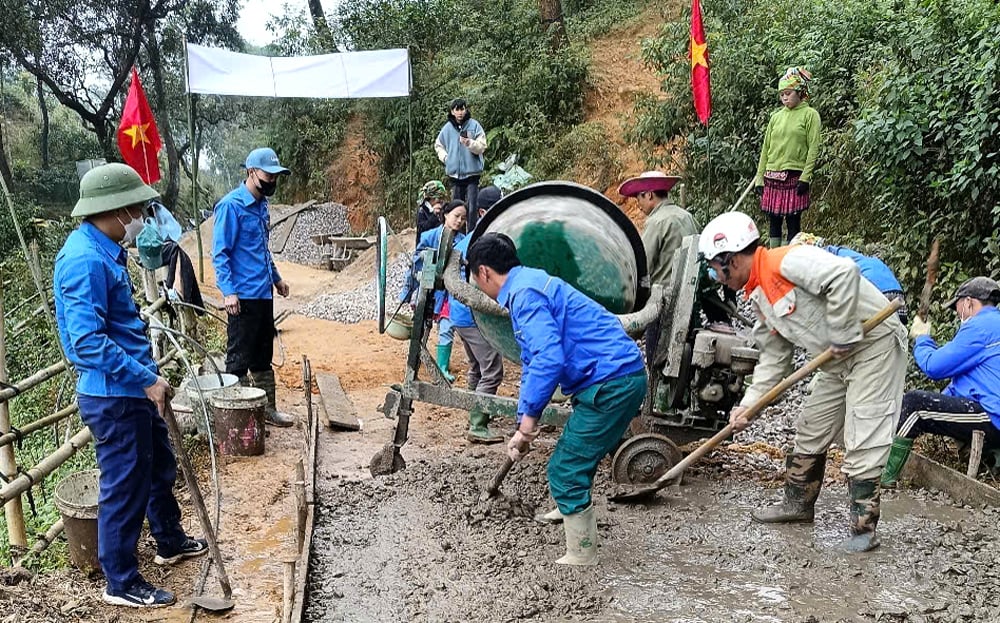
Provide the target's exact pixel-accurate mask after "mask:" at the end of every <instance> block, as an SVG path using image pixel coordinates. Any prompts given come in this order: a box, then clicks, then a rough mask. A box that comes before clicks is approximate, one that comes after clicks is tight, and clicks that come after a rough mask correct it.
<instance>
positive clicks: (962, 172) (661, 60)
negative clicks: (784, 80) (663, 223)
mask: <svg viewBox="0 0 1000 623" xmlns="http://www.w3.org/2000/svg"><path fill="white" fill-rule="evenodd" d="M706 8H707V11H706V15H705V19H706V30H707V38H708V47H709V53H710V55H711V61H710V62H711V68H712V69H711V71H712V107H713V114H712V119H711V145H710V148H711V165H710V164H709V161H708V159H707V157H706V153H707V152H708V148H709V145H708V142H707V140H706V132H705V129H704V128H703V127H701V126H700V125H699V124H698V123H697V120H696V118H695V116H694V114H693V107H692V105H691V104H690V101H691V96H690V64H689V61H688V60H687V57H686V56H687V54H686V52H687V51H686V47H687V41H688V39H687V34H686V31H687V28H688V23H689V22H688V16H685V17H684V18H683V19H682V20H680V21H678V22H675V23H670V24H666V25H664V29H663V35H662V36H661V37H659V38H656V39H654V40H651V41H649V42H647V44H646V46H645V49H644V55H645V58H646V60H647V61H648V62H649V63H650V64H652V66H654V67H656V68H657V69H659V70H660V71H661V72H663V74H664V91H665V92H666V94H667V96H668V99H667V101H665V102H655V101H648V102H646V103H645V105H644V106H642V108H641V111H642V118H641V120H640V122H639V123H638V124H637V126H636V128H635V129H634V131H633V133H632V136H631V138H632V139H633V140H635V141H636V142H638V143H640V144H642V145H644V146H646V147H647V148H649V149H650V150H651V151H655V150H657V149H659V152H656V153H660V154H661V155H671V154H670V153H669V150H668V146H674V145H677V144H679V145H680V147H679V149H680V150H681V151H682V155H683V159H684V161H685V163H686V164H685V168H686V171H685V173H686V175H687V177H688V180H689V189H690V191H691V193H692V202H693V203H695V204H699V203H700V204H703V205H712V206H713V207H712V212H713V213H717V212H718V211H719V210H721V209H722V206H724V205H727V204H730V203H732V202H733V201H734V200H735V198H736V196H737V195H738V194H739V193H740V192H741V191H742V189H743V187H744V186H745V185H746V183H747V182H748V180H749V179H750V178H751V177H752V176H753V175H754V172H755V170H756V164H757V159H758V156H759V150H760V146H761V143H762V140H763V132H764V129H765V127H766V125H767V120H768V115H769V114H770V111H772V110H774V109H775V108H777V106H778V105H779V104H778V101H777V96H776V82H777V78H778V76H779V75H780V73H781V72H782V71H783V70H784V69H785V68H786V67H788V66H793V65H801V66H805V67H807V68H808V69H809V70H810V71H812V72H813V76H814V80H813V82H812V85H811V87H812V88H811V92H812V93H811V94H812V97H811V99H810V103H811V105H813V106H814V107H815V108H816V109H817V110H818V111H819V112H820V114H821V115H822V118H823V126H824V131H823V146H822V148H821V150H820V155H819V159H818V168H817V171H816V175H815V179H814V183H813V207H812V208H811V209H810V211H809V212H807V214H806V223H805V224H806V226H807V227H809V228H814V229H816V230H818V231H819V232H820V233H824V234H826V235H827V236H828V237H832V238H834V239H838V240H839V239H845V240H846V239H849V238H854V239H856V240H857V242H875V241H890V244H885V245H882V248H881V253H880V254H881V255H882V257H883V259H885V260H886V261H888V262H889V263H890V265H892V266H893V268H894V270H895V271H896V272H897V275H898V276H899V277H900V280H901V281H902V282H903V284H904V286H905V287H906V288H907V289H908V291H909V292H910V293H911V294H913V295H915V294H916V293H917V291H919V288H920V286H921V285H922V282H923V277H924V259H925V256H926V254H927V251H928V249H929V246H930V241H931V239H932V238H933V237H934V236H940V237H941V239H942V260H943V262H942V275H941V278H940V280H939V282H938V284H939V288H940V289H941V290H942V291H944V292H949V291H950V290H951V289H953V287H954V286H955V285H956V284H957V282H958V281H959V280H961V279H963V278H964V277H966V276H968V275H974V274H982V273H990V272H992V273H994V274H996V273H997V272H998V271H1000V245H998V242H997V233H998V227H1000V175H997V174H998V173H1000V165H998V162H1000V133H998V132H997V130H998V129H1000V121H998V119H1000V67H998V65H997V59H998V58H1000V26H998V24H1000V7H998V6H997V5H996V3H993V2H989V1H987V0H958V1H956V2H943V1H940V0H920V1H918V0H892V1H889V0H876V1H874V2H872V1H863V0H845V1H844V2H837V3H831V2H826V1H825V0H777V1H775V2H769V3H757V2H749V1H746V0H727V1H724V2H720V3H716V4H713V5H712V7H706ZM678 139H679V143H678V142H677V141H678ZM710 178H711V180H712V181H711V186H709V183H708V182H709V179H710ZM749 205H752V198H751V201H750V202H748V203H747V204H744V207H745V208H746V207H747V206H749ZM750 211H751V212H755V211H754V210H750ZM910 302H911V305H913V304H915V299H914V298H911V300H910ZM942 319H943V318H942Z"/></svg>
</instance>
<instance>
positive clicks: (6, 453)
mask: <svg viewBox="0 0 1000 623" xmlns="http://www.w3.org/2000/svg"><path fill="white" fill-rule="evenodd" d="M3 299H4V292H3V279H2V277H0V382H3V383H6V382H7V338H6V331H5V330H4V308H3ZM9 432H10V407H9V405H8V404H7V402H6V401H4V402H0V433H9ZM16 475H17V458H16V457H15V456H14V448H13V447H12V446H9V445H7V446H0V476H3V480H4V482H9V481H11V480H13V479H14V477H15V476H16ZM3 512H4V517H5V518H6V519H7V541H8V542H9V543H10V545H11V546H12V547H20V548H24V547H28V533H27V531H26V530H25V529H24V508H23V507H22V506H21V496H20V495H15V496H12V497H11V499H10V500H8V501H7V502H6V503H5V504H4V507H3Z"/></svg>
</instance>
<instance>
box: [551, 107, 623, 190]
mask: <svg viewBox="0 0 1000 623" xmlns="http://www.w3.org/2000/svg"><path fill="white" fill-rule="evenodd" d="M536 163H537V164H536V167H537V170H536V172H535V173H536V174H537V175H536V176H537V177H539V178H540V179H566V180H574V181H577V182H580V183H584V184H587V185H589V186H593V187H594V188H597V189H599V190H604V189H606V188H609V187H611V186H613V185H614V184H617V183H618V182H620V181H621V179H622V163H621V160H620V159H619V158H618V154H617V153H616V152H615V149H614V143H612V142H611V139H610V138H609V137H608V135H607V132H606V131H605V129H604V126H603V125H601V124H600V123H584V124H581V125H578V126H576V127H574V128H573V129H572V130H570V131H569V133H567V134H566V135H565V136H563V137H562V138H561V139H560V140H559V142H558V143H557V144H556V145H554V146H553V147H552V148H551V149H548V150H547V151H545V152H544V153H543V155H542V156H541V157H540V158H538V159H537V160H536ZM580 171H587V172H588V173H589V175H591V176H592V177H590V178H589V179H581V176H580V174H579V172H580Z"/></svg>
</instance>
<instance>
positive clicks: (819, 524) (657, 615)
mask: <svg viewBox="0 0 1000 623" xmlns="http://www.w3.org/2000/svg"><path fill="white" fill-rule="evenodd" d="M550 443H551V440H550ZM546 459H547V452H546V451H545V450H544V449H543V450H541V451H539V452H534V453H532V454H531V455H529V456H528V458H527V459H526V460H525V461H524V462H523V463H522V464H521V465H517V466H515V467H514V469H513V470H512V472H511V474H510V476H509V477H508V479H507V481H506V482H505V483H504V486H503V492H504V494H505V496H507V497H506V498H505V499H503V500H500V501H498V502H496V503H493V504H492V505H487V506H484V505H483V504H481V503H479V501H478V496H479V494H480V493H481V491H482V489H483V487H485V486H486V484H487V483H488V482H489V480H490V478H491V476H492V475H493V473H495V470H496V469H497V467H498V466H499V465H500V463H501V460H502V454H501V453H500V451H499V449H498V448H491V449H489V450H479V449H475V450H471V449H465V450H459V451H458V452H457V453H456V454H454V455H451V456H434V455H433V454H431V455H429V456H427V457H426V458H422V459H418V460H411V462H410V464H409V466H408V467H407V469H406V470H405V471H403V472H400V473H399V474H395V475H393V476H389V477H386V478H383V479H379V480H351V479H346V478H333V477H323V476H322V475H321V480H320V483H319V492H320V500H321V505H320V506H319V507H318V509H317V510H318V516H317V528H316V533H315V536H314V554H313V559H312V573H311V579H310V591H309V598H308V604H307V613H306V619H307V620H308V621H313V622H320V621H323V622H326V621H489V622H492V621H515V620H533V621H609V622H612V621H613V622H617V621H622V622H624V621H650V622H652V621H666V622H677V623H681V622H683V623H696V622H705V623H725V622H729V621H733V622H758V621H760V622H789V623H807V622H826V621H831V622H834V621H836V622H841V621H843V622H854V621H859V622H862V621H864V622H887V621H894V622H895V621H908V622H927V623H936V622H941V623H952V622H957V621H1000V606H997V605H994V604H993V603H991V602H993V601H994V598H993V596H994V595H995V594H996V591H997V589H998V588H1000V578H998V575H997V572H996V570H995V569H994V561H995V560H997V558H998V555H1000V543H998V542H997V540H996V538H995V537H996V533H997V528H996V522H997V519H998V518H1000V514H998V512H997V511H995V510H993V509H969V508H958V507H954V506H952V505H950V503H949V502H948V500H947V499H946V498H944V497H943V496H940V495H932V494H927V493H922V492H902V493H889V494H887V495H886V500H885V502H884V505H883V521H882V523H881V524H880V534H881V537H882V541H883V545H882V547H881V548H880V549H879V550H876V551H875V552H872V553H869V554H863V555H859V556H848V555H846V554H841V553H839V552H838V551H837V549H836V545H837V544H838V543H839V542H840V540H842V539H843V538H844V537H845V536H846V522H847V503H846V489H845V487H844V486H843V485H840V484H831V485H829V486H827V487H826V488H825V489H824V491H823V493H822V495H821V497H820V501H819V505H818V509H817V519H816V522H815V523H814V524H811V525H799V526H761V525H757V524H753V523H752V522H751V521H750V519H749V511H750V510H751V509H753V508H755V507H758V506H761V505H764V504H768V503H770V502H772V501H773V500H775V499H777V497H778V495H780V490H775V489H765V488H763V487H762V485H760V484H759V483H757V482H754V481H749V480H742V479H732V478H722V477H720V475H719V474H718V473H716V474H714V475H713V474H712V473H711V472H710V471H707V472H706V473H704V474H702V475H700V476H698V477H697V478H695V479H693V480H691V482H689V483H688V484H685V486H683V487H682V488H681V489H680V490H679V492H677V495H676V496H664V495H662V494H661V496H660V497H659V498H658V500H657V502H656V503H655V504H653V505H651V506H615V505H609V504H608V503H607V501H606V498H605V493H608V492H610V490H611V488H612V487H611V486H610V484H609V483H608V482H607V480H606V474H607V470H608V466H607V463H605V464H604V465H603V466H602V468H601V472H600V473H599V475H598V484H597V489H596V490H597V495H596V496H595V502H596V504H597V506H598V522H599V523H598V525H599V532H600V537H601V539H602V542H601V549H600V560H601V564H600V565H599V566H598V567H595V568H566V567H561V566H559V565H555V564H554V563H553V561H554V560H555V559H556V558H558V557H559V556H560V555H562V553H563V531H562V528H561V527H560V526H543V525H539V524H536V523H534V522H533V521H532V520H531V519H530V515H532V514H533V513H534V512H535V511H538V510H542V511H544V510H548V509H549V508H550V507H551V506H550V504H551V502H550V501H549V500H548V496H547V488H546V485H545V474H544V466H545V460H546ZM486 510H489V511H490V512H488V513H487V512H485V511H486Z"/></svg>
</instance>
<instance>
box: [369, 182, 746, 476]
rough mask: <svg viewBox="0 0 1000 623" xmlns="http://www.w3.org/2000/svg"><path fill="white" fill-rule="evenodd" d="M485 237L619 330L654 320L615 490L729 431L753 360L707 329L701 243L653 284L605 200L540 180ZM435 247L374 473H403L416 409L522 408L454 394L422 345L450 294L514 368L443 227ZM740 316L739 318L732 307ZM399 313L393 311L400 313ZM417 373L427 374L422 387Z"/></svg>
mask: <svg viewBox="0 0 1000 623" xmlns="http://www.w3.org/2000/svg"><path fill="white" fill-rule="evenodd" d="M486 232H502V233H504V234H507V235H508V236H510V237H511V238H512V239H513V240H514V242H515V244H516V246H517V249H518V256H519V257H520V259H521V262H522V263H523V264H525V265H526V266H531V267H535V268H541V269H544V270H545V271H546V272H548V273H549V274H552V275H555V276H558V277H560V278H562V279H564V280H565V281H567V282H568V283H570V284H572V285H573V286H574V287H576V288H577V289H579V290H580V291H582V292H584V293H585V294H587V295H588V296H590V297H591V298H593V299H594V300H596V301H597V302H599V303H601V304H602V305H603V306H604V307H605V308H607V309H608V310H609V311H611V312H612V313H614V314H617V315H618V317H619V319H620V320H621V321H622V324H623V326H624V327H625V329H626V331H627V332H628V333H629V334H630V335H633V336H638V335H641V333H642V331H643V329H645V327H646V326H647V325H649V324H650V323H651V322H653V321H654V320H656V319H657V318H659V320H660V327H661V332H660V340H659V343H658V346H657V352H656V353H655V354H654V356H653V358H652V361H651V362H647V366H649V367H650V375H649V376H650V384H649V393H648V395H647V400H646V402H645V405H644V407H643V412H642V413H641V414H639V417H637V418H636V419H635V420H634V421H633V423H632V426H631V429H630V431H629V433H627V435H626V439H623V441H622V443H621V444H620V445H619V448H618V450H617V451H616V452H615V454H614V457H613V460H612V475H613V478H614V479H615V481H617V482H619V483H622V484H629V485H640V484H647V483H650V482H653V481H655V480H656V478H658V477H659V476H660V475H662V474H663V473H665V472H666V471H667V470H668V469H669V468H670V467H672V466H673V465H674V464H676V463H677V462H678V461H679V460H680V459H681V452H680V450H679V449H678V447H677V445H676V443H675V442H681V443H683V442H687V441H690V440H692V439H698V438H701V437H705V436H710V435H711V434H713V433H715V432H716V431H718V430H719V429H721V428H722V427H723V426H724V425H725V424H726V423H727V422H728V414H729V410H730V409H731V408H732V406H733V405H734V404H736V403H737V402H738V401H739V400H740V398H741V397H742V395H743V390H744V380H745V378H746V377H747V376H748V375H749V374H750V373H751V372H752V371H753V366H754V364H755V363H756V361H757V351H756V350H755V349H753V348H750V347H748V346H747V345H746V344H745V341H744V339H743V338H742V337H740V336H737V335H732V334H727V333H718V332H714V331H708V330H706V329H704V328H702V323H701V313H700V299H701V297H700V296H699V293H700V292H701V291H702V289H703V287H705V286H706V285H707V277H706V275H705V273H704V270H703V266H702V263H701V262H700V261H699V258H698V253H697V237H696V236H691V237H689V238H687V239H685V240H684V243H683V246H682V248H681V249H678V251H677V252H676V254H675V257H674V266H675V268H674V271H673V277H672V281H671V282H670V283H669V284H666V287H665V288H661V287H660V286H654V287H650V284H649V279H648V276H647V273H646V256H645V252H644V250H643V246H642V241H641V239H640V237H639V233H638V231H637V230H636V228H635V226H634V225H633V224H632V222H631V221H630V220H629V219H628V217H626V216H625V214H624V213H622V211H621V210H620V209H619V208H618V206H616V205H615V204H614V203H612V202H611V201H610V200H609V199H607V198H606V197H605V196H604V195H602V194H600V193H598V192H595V191H593V190H591V189H590V188H587V187H585V186H581V185H579V184H574V183H571V182H542V183H539V184H533V185H531V186H528V187H525V188H523V189H521V190H519V191H517V192H515V193H512V194H511V195H508V196H507V197H504V198H503V199H501V200H500V201H499V202H498V203H497V204H496V205H495V206H494V207H493V208H492V209H491V210H490V211H489V212H488V213H487V214H486V216H485V217H483V218H482V219H480V221H479V222H478V223H477V224H476V229H475V231H474V232H473V233H472V236H473V241H472V242H475V239H476V238H478V237H479V236H481V235H483V234H485V233H486ZM445 234H446V235H444V236H442V240H441V244H440V246H439V248H438V249H436V250H433V249H431V250H425V251H424V252H423V255H422V259H423V266H424V269H423V270H422V271H421V273H420V275H419V289H418V291H417V296H416V303H415V307H414V314H413V318H412V330H411V332H410V336H409V351H408V356H407V362H406V372H405V375H404V378H403V382H402V383H401V384H399V385H394V386H393V388H392V390H390V391H389V392H388V393H387V394H386V399H385V402H384V404H383V405H382V407H381V408H380V410H381V411H382V412H383V413H384V414H385V416H386V417H388V418H392V419H396V429H395V433H394V435H393V439H392V441H390V442H388V443H387V444H386V445H385V447H383V448H382V449H381V450H380V451H379V452H377V453H376V454H375V456H374V457H372V461H371V464H370V466H369V467H370V470H371V473H372V475H375V476H377V475H384V474H389V473H394V472H396V471H398V470H400V469H403V468H404V467H405V465H406V462H405V460H404V459H403V457H402V455H401V454H400V448H402V446H403V445H404V444H405V443H406V440H407V436H408V432H409V420H410V416H411V414H412V412H413V403H414V402H424V403H430V404H435V405H438V406H443V407H451V408H457V409H464V410H469V409H472V408H473V407H476V408H479V409H482V410H484V411H485V412H487V413H489V414H490V415H491V416H494V417H496V416H505V417H510V418H511V419H513V418H514V417H515V416H516V415H517V399H516V398H510V397H504V396H491V395H486V394H477V393H475V392H472V391H467V390H463V389H459V388H457V387H453V386H451V385H450V384H449V383H448V382H447V381H446V380H445V379H444V377H443V376H442V375H441V373H440V371H439V369H438V367H437V366H436V365H435V363H434V361H433V358H432V357H431V355H430V352H429V351H428V350H427V348H426V341H427V337H428V335H429V334H430V329H431V315H432V309H433V300H434V296H433V293H434V290H435V289H439V288H442V287H443V288H446V289H447V290H448V292H449V293H450V294H451V295H452V296H453V297H455V298H457V299H459V300H461V301H462V302H463V303H465V304H466V305H468V306H469V307H470V308H471V309H472V313H473V316H474V318H475V320H476V324H477V326H478V327H479V329H480V331H481V332H482V333H483V336H484V337H485V338H486V339H487V341H489V342H490V343H491V344H492V345H493V346H494V347H495V348H496V349H497V350H498V351H500V352H501V353H502V354H503V356H504V357H505V358H506V359H508V360H509V361H512V362H514V363H516V364H520V349H519V347H518V345H517V342H516V341H515V339H514V334H513V330H512V326H511V322H510V318H509V316H508V314H507V312H506V310H505V309H503V308H502V307H500V306H499V305H498V304H497V303H496V302H495V301H493V300H491V299H489V298H488V297H486V296H485V295H484V294H483V293H482V292H480V291H479V290H478V289H477V288H475V287H474V286H473V285H471V284H469V283H467V282H466V281H464V280H463V279H462V277H461V275H460V261H461V258H459V257H458V254H457V253H451V235H450V232H448V230H445ZM377 245H378V250H379V253H378V256H379V261H378V262H377V272H378V275H377V279H378V280H379V288H378V295H379V330H380V331H385V328H386V326H387V325H388V324H389V323H390V321H391V318H387V317H386V313H385V301H386V292H385V270H386V264H387V259H388V258H387V249H388V246H387V226H386V224H385V221H384V219H380V222H379V232H378V236H377ZM732 311H733V312H734V313H735V309H733V310H732ZM396 313H397V314H399V313H400V312H399V310H397V312H396ZM421 373H426V375H427V376H428V377H429V378H428V379H426V380H424V379H421V378H420V374H421ZM570 413H571V411H570V409H569V408H568V406H565V405H561V404H550V405H549V406H548V407H547V408H546V409H545V411H544V412H543V413H542V417H541V423H542V424H549V425H557V426H558V425H561V424H563V423H565V421H566V419H567V418H568V417H569V415H570Z"/></svg>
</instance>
